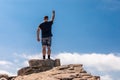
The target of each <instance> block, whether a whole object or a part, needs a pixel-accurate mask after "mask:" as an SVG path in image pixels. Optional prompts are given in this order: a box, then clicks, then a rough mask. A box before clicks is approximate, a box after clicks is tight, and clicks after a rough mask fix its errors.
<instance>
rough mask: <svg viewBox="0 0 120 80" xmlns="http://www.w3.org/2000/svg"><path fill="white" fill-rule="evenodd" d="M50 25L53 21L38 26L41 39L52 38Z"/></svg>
mask: <svg viewBox="0 0 120 80" xmlns="http://www.w3.org/2000/svg"><path fill="white" fill-rule="evenodd" d="M52 24H53V21H47V22H43V23H41V24H40V25H39V28H40V29H41V31H42V38H45V37H52V31H51V30H52Z"/></svg>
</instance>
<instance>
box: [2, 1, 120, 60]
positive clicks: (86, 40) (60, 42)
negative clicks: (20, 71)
mask: <svg viewBox="0 0 120 80" xmlns="http://www.w3.org/2000/svg"><path fill="white" fill-rule="evenodd" d="M52 10H55V11H56V17H55V21H54V24H53V29H52V31H53V41H52V54H58V53H61V52H70V53H74V52H77V53H81V54H85V53H96V54H99V53H100V54H106V55H107V54H110V53H113V54H114V55H117V56H119V53H120V42H119V41H120V31H119V29H120V23H119V19H120V1H119V0H56V1H50V0H0V56H1V58H0V60H4V61H7V60H9V61H13V60H12V59H14V58H15V56H14V55H15V54H28V55H34V54H40V53H41V43H38V42H37V40H36V30H37V27H38V25H39V24H40V23H41V22H42V21H43V17H44V16H45V15H48V16H49V18H51V15H52Z"/></svg>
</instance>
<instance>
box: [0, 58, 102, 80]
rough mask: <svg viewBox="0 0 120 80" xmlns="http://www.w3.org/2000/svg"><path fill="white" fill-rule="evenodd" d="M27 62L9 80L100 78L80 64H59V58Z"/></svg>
mask: <svg viewBox="0 0 120 80" xmlns="http://www.w3.org/2000/svg"><path fill="white" fill-rule="evenodd" d="M28 63H29V66H28V67H24V68H21V69H20V70H18V76H15V77H11V78H9V80H100V77H99V76H94V75H92V74H90V73H87V71H85V70H84V68H83V65H82V64H69V65H62V66H61V64H60V59H55V60H52V59H47V60H40V59H32V60H29V62H28ZM6 79H8V76H7V78H6ZM0 80H1V79H0ZM2 80H4V79H3V77H2Z"/></svg>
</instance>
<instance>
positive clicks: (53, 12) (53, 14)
mask: <svg viewBox="0 0 120 80" xmlns="http://www.w3.org/2000/svg"><path fill="white" fill-rule="evenodd" d="M54 18H55V11H54V10H53V11H52V21H54Z"/></svg>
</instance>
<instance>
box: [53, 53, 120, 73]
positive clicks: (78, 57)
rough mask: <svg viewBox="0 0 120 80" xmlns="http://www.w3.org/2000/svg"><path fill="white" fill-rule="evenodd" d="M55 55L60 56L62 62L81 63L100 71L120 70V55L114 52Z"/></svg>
mask: <svg viewBox="0 0 120 80" xmlns="http://www.w3.org/2000/svg"><path fill="white" fill-rule="evenodd" d="M55 57H56V58H60V59H61V62H62V64H71V63H81V64H84V65H85V66H88V67H93V68H96V69H97V70H99V71H118V70H119V71H120V64H118V63H120V57H118V56H115V55H114V54H96V53H92V54H79V53H60V54H58V55H56V56H55ZM116 65H117V66H116Z"/></svg>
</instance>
